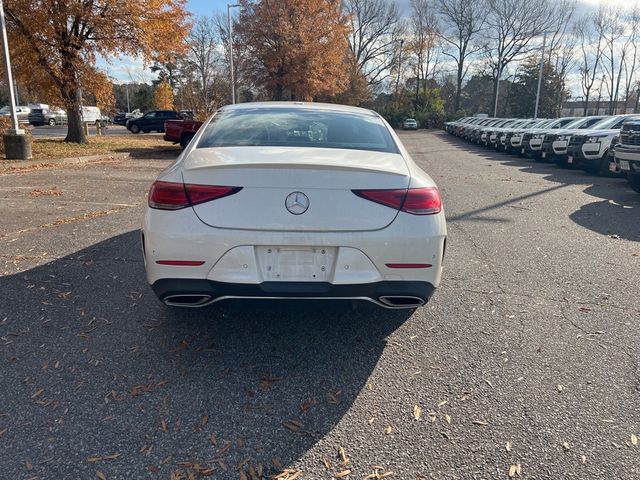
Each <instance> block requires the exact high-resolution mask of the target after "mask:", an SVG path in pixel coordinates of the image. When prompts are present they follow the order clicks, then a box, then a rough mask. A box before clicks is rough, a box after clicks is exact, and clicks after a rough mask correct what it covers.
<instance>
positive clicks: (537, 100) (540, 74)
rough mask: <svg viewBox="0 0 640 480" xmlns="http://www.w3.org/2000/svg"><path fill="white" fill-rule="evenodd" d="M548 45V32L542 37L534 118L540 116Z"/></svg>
mask: <svg viewBox="0 0 640 480" xmlns="http://www.w3.org/2000/svg"><path fill="white" fill-rule="evenodd" d="M546 47H547V32H544V36H543V37H542V53H541V54H540V72H538V93H536V108H535V111H534V112H533V119H534V120H535V119H537V118H538V105H540V89H541V88H542V70H543V69H544V49H545V48H546Z"/></svg>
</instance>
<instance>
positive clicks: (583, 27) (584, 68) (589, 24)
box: [575, 12, 603, 116]
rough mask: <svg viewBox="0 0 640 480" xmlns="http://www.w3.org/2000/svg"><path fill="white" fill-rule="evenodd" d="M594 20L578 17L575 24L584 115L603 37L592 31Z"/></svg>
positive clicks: (600, 59)
mask: <svg viewBox="0 0 640 480" xmlns="http://www.w3.org/2000/svg"><path fill="white" fill-rule="evenodd" d="M601 14H602V12H596V13H595V15H596V16H599V15H601ZM596 22H599V20H596V19H595V17H594V18H591V17H588V16H587V17H583V18H582V19H580V20H579V21H578V22H577V23H576V26H575V36H576V38H577V42H578V44H579V58H580V59H579V61H578V71H579V73H580V87H581V88H582V94H583V95H584V112H583V115H585V116H586V115H587V111H588V108H589V100H590V99H591V93H592V90H593V86H594V85H595V83H596V78H597V75H598V71H599V68H600V62H601V61H602V49H603V38H602V36H600V35H596V32H594V29H593V25H594V24H595V23H596Z"/></svg>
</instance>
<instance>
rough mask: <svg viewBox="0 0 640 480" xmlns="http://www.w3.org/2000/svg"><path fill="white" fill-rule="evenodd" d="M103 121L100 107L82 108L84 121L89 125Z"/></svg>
mask: <svg viewBox="0 0 640 480" xmlns="http://www.w3.org/2000/svg"><path fill="white" fill-rule="evenodd" d="M97 120H102V112H101V111H100V109H99V108H98V107H82V121H83V122H87V123H96V121H97Z"/></svg>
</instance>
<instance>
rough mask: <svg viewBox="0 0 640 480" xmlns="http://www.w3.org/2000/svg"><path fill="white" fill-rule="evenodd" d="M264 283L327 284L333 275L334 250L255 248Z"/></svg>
mask: <svg viewBox="0 0 640 480" xmlns="http://www.w3.org/2000/svg"><path fill="white" fill-rule="evenodd" d="M255 249H256V257H257V259H258V265H259V268H260V273H261V274H262V279H263V280H264V281H265V282H327V281H330V280H331V278H332V276H333V267H334V264H335V259H336V256H337V251H338V249H337V247H299V246H272V247H255Z"/></svg>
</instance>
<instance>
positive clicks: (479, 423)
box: [471, 420, 489, 425]
mask: <svg viewBox="0 0 640 480" xmlns="http://www.w3.org/2000/svg"><path fill="white" fill-rule="evenodd" d="M471 423H473V424H474V425H489V424H488V423H487V422H485V421H483V420H474V421H472V422H471Z"/></svg>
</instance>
